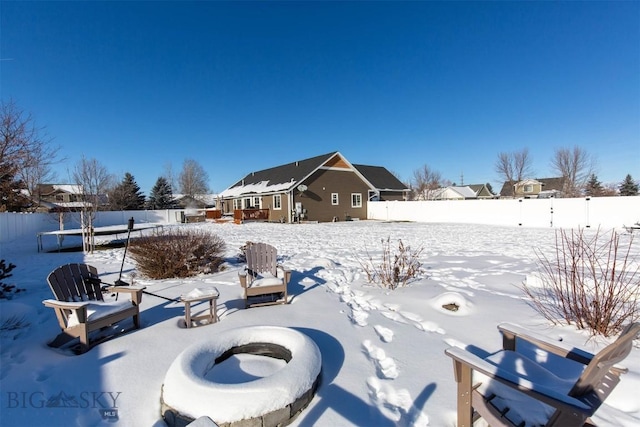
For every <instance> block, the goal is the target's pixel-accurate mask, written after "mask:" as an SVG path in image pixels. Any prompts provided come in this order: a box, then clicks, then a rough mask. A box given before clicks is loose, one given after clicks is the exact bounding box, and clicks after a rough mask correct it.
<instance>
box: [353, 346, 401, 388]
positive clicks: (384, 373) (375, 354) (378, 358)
mask: <svg viewBox="0 0 640 427" xmlns="http://www.w3.org/2000/svg"><path fill="white" fill-rule="evenodd" d="M362 347H363V348H364V350H365V352H366V354H367V357H369V359H371V360H372V361H373V362H374V364H375V366H376V370H377V371H378V376H379V377H381V378H384V379H395V378H398V368H397V367H396V362H395V361H394V360H393V359H392V358H390V357H387V355H386V353H385V352H384V350H383V349H381V348H380V347H377V346H375V345H373V344H372V343H371V341H370V340H364V341H363V342H362Z"/></svg>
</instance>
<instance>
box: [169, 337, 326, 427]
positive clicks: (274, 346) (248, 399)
mask: <svg viewBox="0 0 640 427" xmlns="http://www.w3.org/2000/svg"><path fill="white" fill-rule="evenodd" d="M235 354H252V355H259V356H268V357H272V358H276V359H281V360H284V361H285V362H286V365H284V366H283V367H282V368H281V369H278V370H277V371H276V372H274V373H272V374H271V375H268V376H265V377H262V378H258V379H254V380H252V381H248V382H241V383H218V382H215V381H212V380H210V379H208V378H205V376H206V375H207V373H208V372H209V371H211V369H213V367H214V366H215V365H219V364H221V363H222V362H223V361H225V360H226V359H228V358H229V357H231V356H233V355H235ZM321 366H322V358H321V354H320V350H319V349H318V346H317V345H316V344H315V342H314V341H313V340H312V339H311V338H309V337H308V336H306V335H305V334H303V333H301V332H298V331H296V330H294V329H291V328H285V327H280V326H249V327H241V328H234V329H230V330H227V331H224V332H222V333H219V334H217V335H215V336H213V337H211V338H210V339H207V341H205V342H202V343H197V344H194V345H192V346H190V347H188V348H186V349H185V350H184V351H183V352H182V353H180V354H179V355H178V357H177V358H176V359H175V360H174V361H173V363H172V364H171V366H170V367H169V370H168V371H167V374H166V376H165V379H164V384H163V386H162V397H161V404H162V416H163V418H164V420H165V422H166V423H167V424H168V425H169V426H170V427H181V426H186V425H187V424H189V423H190V422H191V421H193V420H194V419H197V418H199V417H202V416H207V417H209V418H210V419H211V420H213V421H214V422H215V423H217V424H218V425H224V426H229V427H233V426H234V425H240V424H242V425H246V422H247V421H248V420H253V419H259V420H256V421H259V422H260V425H262V426H264V427H270V426H278V425H287V424H289V423H290V422H291V421H292V420H293V419H294V418H295V417H296V416H297V415H298V414H299V413H300V412H301V411H302V410H303V409H304V408H305V407H306V406H307V405H308V404H309V402H311V399H312V398H313V396H314V395H315V391H316V389H317V387H318V384H319V379H320V371H321Z"/></svg>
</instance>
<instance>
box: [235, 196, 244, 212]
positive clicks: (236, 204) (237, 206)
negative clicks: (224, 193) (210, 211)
mask: <svg viewBox="0 0 640 427" xmlns="http://www.w3.org/2000/svg"><path fill="white" fill-rule="evenodd" d="M240 209H242V204H241V201H240V199H233V210H234V211H235V210H240Z"/></svg>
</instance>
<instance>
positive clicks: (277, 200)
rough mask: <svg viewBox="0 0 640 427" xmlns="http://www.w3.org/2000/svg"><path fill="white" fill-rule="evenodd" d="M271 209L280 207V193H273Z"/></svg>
mask: <svg viewBox="0 0 640 427" xmlns="http://www.w3.org/2000/svg"><path fill="white" fill-rule="evenodd" d="M273 209H274V210H279V209H282V195H281V194H274V195H273Z"/></svg>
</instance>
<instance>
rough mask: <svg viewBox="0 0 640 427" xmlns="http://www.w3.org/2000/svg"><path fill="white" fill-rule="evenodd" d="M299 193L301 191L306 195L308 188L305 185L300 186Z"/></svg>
mask: <svg viewBox="0 0 640 427" xmlns="http://www.w3.org/2000/svg"><path fill="white" fill-rule="evenodd" d="M297 188H298V191H300V192H301V193H304V192H305V191H307V186H306V185H304V184H300V185H298V187H297Z"/></svg>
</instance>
